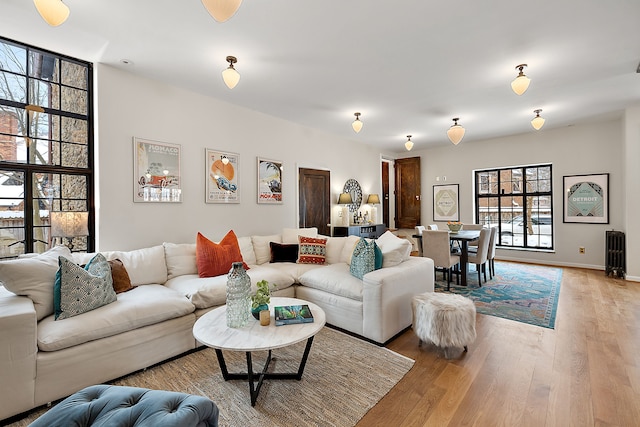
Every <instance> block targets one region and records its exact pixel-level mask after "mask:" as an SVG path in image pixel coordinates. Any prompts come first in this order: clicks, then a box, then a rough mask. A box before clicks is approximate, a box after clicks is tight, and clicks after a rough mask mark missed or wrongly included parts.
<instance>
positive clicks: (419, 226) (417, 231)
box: [413, 225, 427, 256]
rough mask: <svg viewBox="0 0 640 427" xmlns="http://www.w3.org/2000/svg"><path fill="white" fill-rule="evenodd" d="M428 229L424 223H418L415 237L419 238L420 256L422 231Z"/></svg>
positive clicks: (419, 254) (420, 252)
mask: <svg viewBox="0 0 640 427" xmlns="http://www.w3.org/2000/svg"><path fill="white" fill-rule="evenodd" d="M426 229H427V228H426V227H425V226H424V225H416V234H415V235H414V236H413V237H414V238H415V239H417V246H418V256H422V233H423V232H424V230H426Z"/></svg>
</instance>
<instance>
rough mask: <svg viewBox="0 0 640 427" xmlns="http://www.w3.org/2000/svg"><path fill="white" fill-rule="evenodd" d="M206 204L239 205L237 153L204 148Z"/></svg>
mask: <svg viewBox="0 0 640 427" xmlns="http://www.w3.org/2000/svg"><path fill="white" fill-rule="evenodd" d="M205 157H206V170H205V173H206V178H205V179H206V182H207V185H206V197H205V202H206V203H240V187H239V184H238V158H239V157H240V156H239V155H238V154H237V153H228V152H224V151H217V150H211V149H209V148H205Z"/></svg>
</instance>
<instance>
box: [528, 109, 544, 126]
mask: <svg viewBox="0 0 640 427" xmlns="http://www.w3.org/2000/svg"><path fill="white" fill-rule="evenodd" d="M533 112H534V113H536V116H535V117H534V118H533V120H531V126H533V128H534V129H535V130H540V128H542V126H544V119H543V118H542V117H540V113H542V110H540V109H537V110H533Z"/></svg>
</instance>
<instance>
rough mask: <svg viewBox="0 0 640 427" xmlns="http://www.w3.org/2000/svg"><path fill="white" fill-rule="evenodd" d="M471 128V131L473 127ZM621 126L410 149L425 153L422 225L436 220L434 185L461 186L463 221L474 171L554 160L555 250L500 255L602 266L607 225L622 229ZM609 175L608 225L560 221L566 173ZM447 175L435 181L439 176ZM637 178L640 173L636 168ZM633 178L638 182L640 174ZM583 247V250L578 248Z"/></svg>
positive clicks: (467, 218)
mask: <svg viewBox="0 0 640 427" xmlns="http://www.w3.org/2000/svg"><path fill="white" fill-rule="evenodd" d="M472 131H473V130H472V129H467V132H472ZM622 153H623V127H622V121H621V120H609V121H601V122H596V123H592V124H582V125H575V126H570V127H565V128H559V129H548V130H545V129H543V130H541V131H538V132H535V131H533V130H532V131H531V132H529V133H526V134H522V135H516V136H512V137H505V138H496V139H489V140H485V141H473V142H468V143H465V141H464V140H463V141H462V142H461V143H460V144H459V145H457V146H454V145H452V144H449V145H446V146H442V147H437V148H433V149H427V150H422V151H418V152H415V153H412V155H413V156H415V155H420V156H421V158H422V168H421V170H422V205H421V209H422V224H423V225H424V224H429V223H432V222H433V193H432V191H433V185H436V184H459V185H460V212H461V221H462V222H472V221H473V215H474V202H473V171H474V170H475V169H488V168H498V167H508V166H520V165H527V164H541V163H551V164H552V165H553V172H552V173H553V194H554V198H553V203H554V206H553V209H554V233H555V250H554V252H552V253H549V252H534V251H523V250H514V249H509V250H498V252H497V256H498V258H501V259H510V260H518V261H529V262H539V263H545V264H557V265H566V266H580V267H587V268H604V252H605V230H610V229H612V228H614V229H617V230H624V228H625V223H624V199H625V195H624V193H623V183H624V179H625V176H624V173H623V172H622V169H623V154H622ZM605 172H608V173H609V174H610V176H609V189H610V193H609V194H610V195H609V204H610V209H609V220H610V223H609V224H575V223H566V224H565V223H563V222H562V209H563V205H562V195H563V190H562V177H563V176H564V175H576V174H589V173H605ZM438 176H439V177H444V176H446V181H443V180H442V178H441V180H440V181H436V177H438ZM636 177H637V173H636ZM635 182H638V181H637V179H636V181H635ZM580 246H584V247H585V254H579V252H578V248H579V247H580Z"/></svg>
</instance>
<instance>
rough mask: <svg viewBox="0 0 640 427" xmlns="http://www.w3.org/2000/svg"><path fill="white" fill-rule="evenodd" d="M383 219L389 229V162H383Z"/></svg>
mask: <svg viewBox="0 0 640 427" xmlns="http://www.w3.org/2000/svg"><path fill="white" fill-rule="evenodd" d="M382 217H383V218H384V222H383V224H384V225H386V226H387V228H389V218H390V216H389V162H382Z"/></svg>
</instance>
